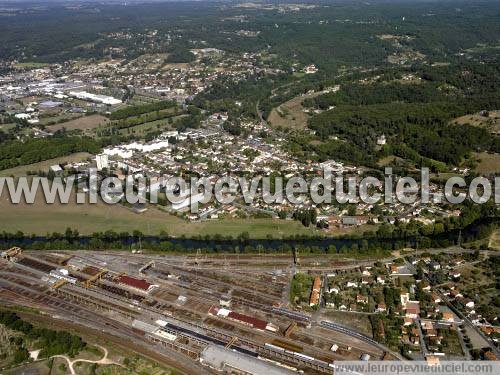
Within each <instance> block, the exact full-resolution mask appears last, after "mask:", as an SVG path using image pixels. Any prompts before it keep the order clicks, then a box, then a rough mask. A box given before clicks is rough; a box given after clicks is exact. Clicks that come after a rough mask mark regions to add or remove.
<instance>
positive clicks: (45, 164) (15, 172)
mask: <svg viewBox="0 0 500 375" xmlns="http://www.w3.org/2000/svg"><path fill="white" fill-rule="evenodd" d="M91 156H92V155H91V154H89V153H88V152H77V153H74V154H71V155H68V156H61V157H59V158H54V159H49V160H44V161H41V162H39V163H34V164H28V165H20V166H19V167H15V168H10V169H4V170H2V171H0V176H14V177H20V176H26V174H27V172H29V171H35V172H38V171H44V172H48V171H49V168H50V166H51V165H54V164H63V163H78V162H81V161H83V160H86V159H87V158H89V157H91Z"/></svg>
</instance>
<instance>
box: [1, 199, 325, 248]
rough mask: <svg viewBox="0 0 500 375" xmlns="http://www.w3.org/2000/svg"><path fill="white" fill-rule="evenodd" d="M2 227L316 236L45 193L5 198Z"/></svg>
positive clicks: (264, 222) (289, 224) (253, 222)
mask: <svg viewBox="0 0 500 375" xmlns="http://www.w3.org/2000/svg"><path fill="white" fill-rule="evenodd" d="M0 210H1V212H2V215H0V228H1V229H2V230H3V231H6V232H16V231H18V230H20V231H22V232H24V233H29V234H31V233H34V234H39V235H44V234H47V233H51V232H64V231H65V230H66V228H68V227H71V228H75V229H78V231H79V232H80V233H81V234H92V233H93V232H103V231H106V230H114V231H116V232H122V231H128V232H132V231H134V230H140V231H141V232H143V233H144V234H146V235H157V234H160V232H162V231H165V232H166V233H168V234H169V235H173V236H182V235H185V236H187V237H190V236H195V235H214V234H221V235H225V236H227V235H232V236H234V237H236V236H238V235H239V234H241V233H242V232H245V231H246V232H248V233H249V234H250V236H251V237H253V238H266V237H267V236H268V235H272V236H273V237H274V238H280V237H283V236H290V235H294V234H313V233H316V232H315V230H313V229H308V228H305V227H304V226H302V225H301V224H300V223H298V222H296V221H289V220H286V221H285V220H278V219H267V218H262V219H260V218H259V219H251V218H250V219H229V218H228V219H221V220H208V221H203V222H188V221H187V220H184V219H181V218H178V217H176V216H174V215H171V214H169V213H166V212H163V211H161V210H159V209H157V208H155V207H152V206H151V208H150V209H149V210H147V211H146V212H144V213H142V214H136V213H134V212H132V211H131V210H129V209H128V208H125V207H123V206H120V205H107V204H105V203H103V202H98V203H97V204H83V205H81V204H80V205H79V204H76V203H75V202H70V203H69V204H66V205H62V204H52V205H48V204H46V203H45V202H44V201H43V198H42V196H41V192H39V195H38V196H37V200H36V201H35V203H34V204H32V205H29V204H24V203H21V204H18V205H13V204H10V203H9V202H8V201H7V198H6V197H4V196H2V200H1V201H0Z"/></svg>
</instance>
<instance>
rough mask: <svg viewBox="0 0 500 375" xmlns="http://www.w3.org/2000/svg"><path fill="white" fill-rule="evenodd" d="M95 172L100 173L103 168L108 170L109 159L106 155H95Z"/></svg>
mask: <svg viewBox="0 0 500 375" xmlns="http://www.w3.org/2000/svg"><path fill="white" fill-rule="evenodd" d="M95 161H96V163H97V170H98V171H102V170H103V169H104V168H106V169H107V168H109V159H108V155H107V154H99V155H96V157H95Z"/></svg>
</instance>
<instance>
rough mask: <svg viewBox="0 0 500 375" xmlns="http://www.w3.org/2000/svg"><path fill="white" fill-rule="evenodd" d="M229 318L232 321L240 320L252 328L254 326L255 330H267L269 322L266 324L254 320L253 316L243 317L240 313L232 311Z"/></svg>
mask: <svg viewBox="0 0 500 375" xmlns="http://www.w3.org/2000/svg"><path fill="white" fill-rule="evenodd" d="M227 316H228V318H230V319H234V320H239V321H241V322H243V323H247V324H250V325H251V326H253V327H254V328H257V329H262V330H264V329H266V326H267V322H265V321H263V320H260V319H256V318H252V317H251V316H248V315H243V314H240V313H237V312H234V311H231V312H230V313H229V314H228V315H227Z"/></svg>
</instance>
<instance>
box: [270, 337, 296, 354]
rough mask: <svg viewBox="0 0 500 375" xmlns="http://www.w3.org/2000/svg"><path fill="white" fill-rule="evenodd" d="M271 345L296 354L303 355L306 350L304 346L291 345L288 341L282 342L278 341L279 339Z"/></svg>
mask: <svg viewBox="0 0 500 375" xmlns="http://www.w3.org/2000/svg"><path fill="white" fill-rule="evenodd" d="M271 344H273V345H276V346H279V347H280V348H283V349H285V350H288V351H291V352H295V353H302V351H303V350H304V349H303V348H302V346H299V345H295V344H290V343H288V342H286V341H282V340H278V339H275V340H273V341H271Z"/></svg>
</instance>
